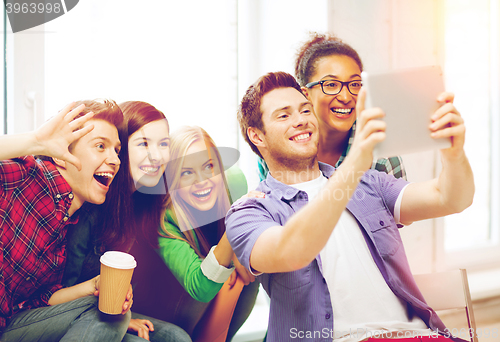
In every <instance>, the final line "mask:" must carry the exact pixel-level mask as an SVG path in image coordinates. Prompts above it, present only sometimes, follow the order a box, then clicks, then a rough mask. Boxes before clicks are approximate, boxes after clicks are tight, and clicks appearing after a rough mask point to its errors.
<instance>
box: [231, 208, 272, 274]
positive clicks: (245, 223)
mask: <svg viewBox="0 0 500 342" xmlns="http://www.w3.org/2000/svg"><path fill="white" fill-rule="evenodd" d="M265 201H268V199H265V198H264V199H262V198H243V199H241V200H239V201H237V202H236V203H234V204H233V206H232V207H231V209H229V211H228V213H227V215H226V234H227V239H228V240H229V243H230V244H231V247H232V248H233V251H234V253H235V254H236V257H237V258H238V260H239V261H240V263H241V264H242V265H243V266H245V267H246V268H247V269H248V270H249V271H252V268H251V267H250V255H251V254H252V249H253V246H254V245H255V242H256V241H257V239H258V238H259V236H260V235H261V234H262V233H263V232H265V231H266V230H267V229H269V228H271V227H274V226H278V225H280V223H278V222H277V221H276V220H275V219H274V218H273V216H272V215H271V213H270V212H269V211H268V210H267V209H266V207H265V206H264V204H265Z"/></svg>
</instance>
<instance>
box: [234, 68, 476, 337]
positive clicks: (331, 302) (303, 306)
mask: <svg viewBox="0 0 500 342" xmlns="http://www.w3.org/2000/svg"><path fill="white" fill-rule="evenodd" d="M331 86H333V87H335V86H337V85H335V84H332V85H331ZM438 99H439V100H440V101H441V102H444V104H443V106H441V107H440V108H439V109H438V110H437V111H436V112H435V113H434V115H433V117H432V119H433V123H432V124H431V125H430V127H429V128H430V134H431V136H432V137H434V138H444V137H446V138H451V140H452V147H451V148H448V149H445V150H441V156H442V162H443V170H442V171H441V174H440V175H439V177H438V178H436V179H433V180H431V181H428V182H422V183H418V184H417V183H413V184H408V183H407V182H406V181H405V180H403V179H396V178H394V177H393V176H391V175H387V174H385V173H382V172H378V171H376V170H368V169H369V167H370V165H371V162H372V156H373V148H374V146H375V145H376V144H377V143H379V142H381V141H383V140H384V139H385V123H384V122H383V121H382V120H377V119H380V118H382V117H383V116H384V113H383V112H382V111H381V110H380V109H378V108H370V109H367V110H364V101H365V93H364V92H363V91H361V92H360V93H359V99H358V102H357V104H356V112H357V113H358V132H357V133H356V137H355V138H354V142H353V144H352V147H351V151H350V153H349V155H347V157H346V159H345V160H344V162H343V163H342V165H341V166H339V167H338V168H337V169H334V168H333V167H331V166H329V165H327V164H323V163H318V158H317V151H318V139H319V137H318V135H319V134H318V121H317V119H316V116H315V115H314V113H313V111H312V105H311V102H310V101H309V100H308V99H307V98H306V97H305V96H304V95H303V94H302V93H301V88H300V86H299V85H298V84H297V83H296V81H295V79H294V78H293V76H291V75H289V74H286V73H282V72H278V73H269V74H267V75H264V76H262V77H261V78H259V80H257V82H256V83H255V84H254V85H252V86H251V87H250V88H249V89H248V90H247V92H246V94H245V96H244V97H243V100H242V102H241V105H240V109H239V112H238V120H239V123H240V126H241V130H242V133H243V135H244V137H245V139H246V141H247V142H248V143H249V145H250V147H251V148H252V150H253V151H254V152H255V153H257V154H258V155H259V156H261V157H263V159H264V160H265V161H266V163H267V165H268V166H269V170H270V173H269V175H268V177H267V178H266V180H265V181H263V182H261V183H260V184H259V186H258V188H257V190H259V191H261V192H263V193H264V194H265V198H243V199H241V200H239V201H237V202H236V203H235V204H234V205H233V206H232V207H231V209H230V211H229V212H228V215H227V217H226V232H227V237H228V240H229V242H230V243H231V246H232V247H233V250H234V252H235V254H236V256H237V257H238V260H239V261H240V262H241V263H242V264H243V265H244V266H245V267H247V268H248V269H249V270H250V271H251V272H253V274H255V275H257V276H258V279H259V280H260V282H261V284H262V285H263V286H264V289H265V290H266V292H267V293H268V295H269V296H270V298H271V307H270V317H269V328H268V329H269V330H268V339H267V340H268V341H269V342H274V341H280V342H281V341H290V340H294V341H332V340H335V341H342V342H345V341H364V340H368V341H370V340H374V341H380V338H382V339H384V338H387V339H389V338H390V339H391V341H395V340H394V338H395V339H396V340H397V339H398V338H399V339H401V338H412V339H408V340H407V341H449V340H450V339H449V338H448V337H449V334H448V331H447V330H446V327H445V326H444V324H443V323H442V322H441V320H440V319H439V317H438V316H437V315H436V313H435V312H434V311H433V310H432V308H430V307H429V306H428V305H427V304H426V303H425V300H424V299H423V297H422V295H421V294H420V292H419V291H418V288H417V285H416V284H415V281H414V279H413V277H412V275H411V272H410V268H409V265H408V262H407V259H406V255H405V252H404V247H403V245H402V241H401V237H400V235H399V232H398V226H397V225H398V224H400V223H403V224H409V223H411V222H413V221H417V220H423V219H428V218H434V217H440V216H444V215H449V214H452V213H457V212H460V211H462V210H464V209H465V208H467V207H468V206H469V205H470V204H471V203H472V199H473V196H474V180H473V175H472V170H471V167H470V165H469V162H468V160H467V157H466V155H465V152H464V149H463V145H464V138H465V127H464V124H463V120H462V118H461V117H460V114H459V113H458V111H457V110H456V109H455V107H454V106H453V104H452V100H453V95H452V94H449V93H443V94H441V95H440V96H439V98H438ZM457 184H459V185H460V186H457ZM438 334H439V335H438ZM447 335H448V336H447ZM377 338H378V339H377ZM405 341H406V340H405Z"/></svg>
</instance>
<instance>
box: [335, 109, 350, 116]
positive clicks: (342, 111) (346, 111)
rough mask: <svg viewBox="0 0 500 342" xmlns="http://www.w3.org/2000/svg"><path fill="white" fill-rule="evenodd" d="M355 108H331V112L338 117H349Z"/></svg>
mask: <svg viewBox="0 0 500 342" xmlns="http://www.w3.org/2000/svg"><path fill="white" fill-rule="evenodd" d="M353 109H354V108H330V110H331V111H332V112H333V114H335V115H337V116H339V115H340V116H343V115H345V116H348V115H351V113H352V111H353Z"/></svg>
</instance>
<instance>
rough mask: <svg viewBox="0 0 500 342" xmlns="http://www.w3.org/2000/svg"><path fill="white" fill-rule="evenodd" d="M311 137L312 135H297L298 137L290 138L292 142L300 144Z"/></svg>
mask: <svg viewBox="0 0 500 342" xmlns="http://www.w3.org/2000/svg"><path fill="white" fill-rule="evenodd" d="M310 136H311V133H304V134H299V135H296V136H294V137H292V138H290V140H293V141H297V142H300V141H303V140H306V139H309V137H310Z"/></svg>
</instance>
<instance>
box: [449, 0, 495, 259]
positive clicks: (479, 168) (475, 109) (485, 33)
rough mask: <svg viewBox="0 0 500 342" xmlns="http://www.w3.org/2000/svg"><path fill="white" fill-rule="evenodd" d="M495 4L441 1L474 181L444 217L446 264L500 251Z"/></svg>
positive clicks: (451, 75)
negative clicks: (461, 205)
mask: <svg viewBox="0 0 500 342" xmlns="http://www.w3.org/2000/svg"><path fill="white" fill-rule="evenodd" d="M498 9H499V8H498V2H497V1H490V0H479V1H475V2H474V4H473V5H472V4H471V2H467V1H453V0H447V1H446V5H445V13H446V20H445V35H444V40H445V63H444V65H445V75H446V83H447V86H448V87H447V88H448V89H450V90H451V91H453V92H454V93H455V94H456V101H455V105H456V106H457V108H458V109H459V110H460V113H461V114H462V117H463V118H464V120H465V122H466V127H467V137H466V145H465V149H466V153H467V156H468V158H469V161H470V163H471V165H472V168H473V171H474V179H475V185H476V193H475V196H474V203H473V204H472V206H471V207H469V208H468V209H466V210H465V211H464V212H463V213H460V214H457V215H452V216H449V217H446V218H445V219H444V241H442V242H441V243H440V244H441V248H443V250H442V251H441V253H442V257H443V262H444V264H445V265H449V266H450V267H453V266H454V265H455V264H456V263H457V262H459V263H460V265H462V266H463V267H465V266H468V267H473V266H478V263H479V264H480V265H481V266H484V265H485V264H487V263H488V262H491V260H492V258H493V257H495V256H496V257H497V259H496V260H498V257H499V256H500V252H499V247H500V241H499V230H500V228H499V227H500V221H499V218H498V214H497V213H498V209H499V205H500V203H499V200H498V193H499V190H500V188H499V186H498V172H499V168H498V165H499V158H500V157H499V153H498V148H499V145H498V138H497V137H498V135H499V134H500V126H499V122H498V116H499V113H498V112H499V107H498V85H499V82H500V78H499V73H498V55H499V50H500V45H499V35H498V34H499V28H498V21H499V16H498ZM464 23H467V25H464ZM457 186H459V185H457ZM441 222H443V221H441ZM443 245H444V246H443Z"/></svg>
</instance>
